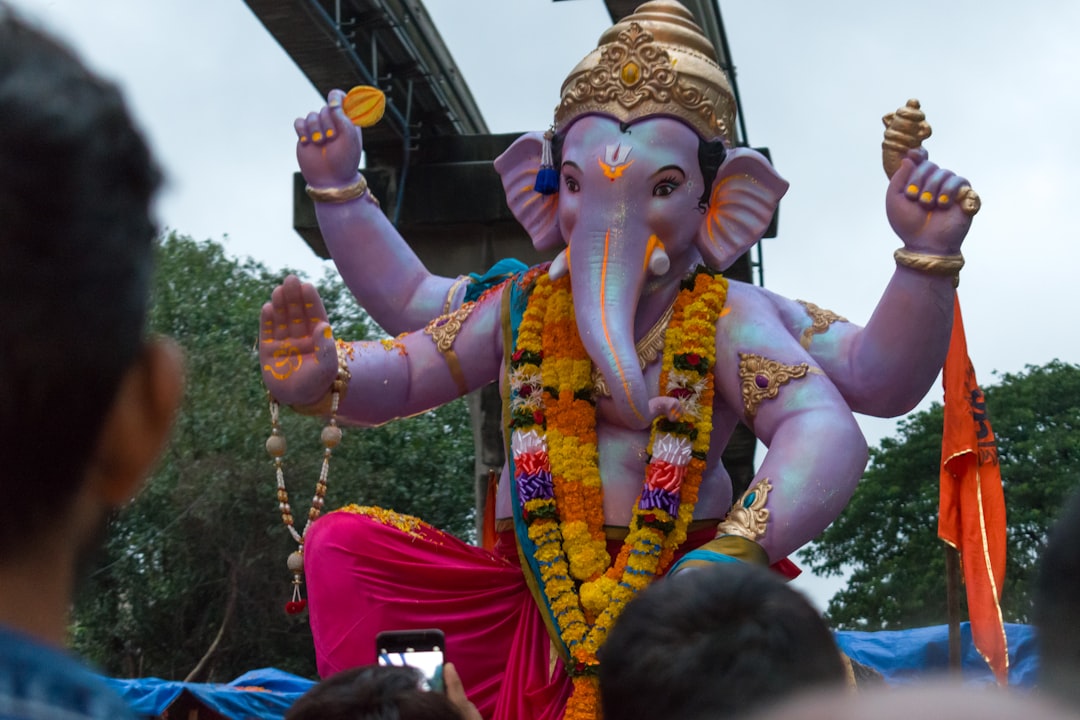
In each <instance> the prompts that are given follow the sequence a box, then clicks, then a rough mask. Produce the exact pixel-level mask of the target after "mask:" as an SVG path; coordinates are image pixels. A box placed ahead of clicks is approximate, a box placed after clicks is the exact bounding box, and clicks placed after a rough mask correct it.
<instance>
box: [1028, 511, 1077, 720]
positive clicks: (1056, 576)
mask: <svg viewBox="0 0 1080 720" xmlns="http://www.w3.org/2000/svg"><path fill="white" fill-rule="evenodd" d="M1077 547H1080V492H1077V493H1074V494H1073V495H1072V496H1071V497H1069V499H1068V500H1067V501H1066V503H1065V505H1064V508H1063V509H1062V511H1061V513H1060V515H1059V516H1058V519H1057V520H1056V521H1055V522H1054V526H1053V528H1052V529H1051V530H1050V534H1049V537H1048V539H1047V542H1046V549H1045V550H1044V551H1043V553H1042V557H1041V558H1040V560H1039V570H1038V575H1037V577H1036V581H1035V593H1034V595H1035V597H1034V613H1033V614H1034V620H1035V626H1036V627H1037V628H1038V630H1039V633H1038V640H1039V686H1040V687H1041V688H1043V689H1044V690H1045V691H1046V692H1048V693H1051V694H1053V695H1054V696H1056V697H1059V698H1060V699H1062V700H1065V701H1066V702H1067V703H1069V704H1070V705H1071V706H1072V707H1073V708H1080V687H1078V685H1077V682H1076V678H1077V676H1078V674H1080V553H1078V551H1077Z"/></svg>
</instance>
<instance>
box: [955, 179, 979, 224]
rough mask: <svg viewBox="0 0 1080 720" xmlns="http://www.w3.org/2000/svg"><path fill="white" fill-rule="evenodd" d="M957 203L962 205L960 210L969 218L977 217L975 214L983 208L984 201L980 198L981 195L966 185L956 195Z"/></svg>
mask: <svg viewBox="0 0 1080 720" xmlns="http://www.w3.org/2000/svg"><path fill="white" fill-rule="evenodd" d="M956 202H958V203H959V204H960V209H961V210H963V211H964V214H965V215H967V216H968V217H975V213H977V212H979V210H980V209H981V208H982V199H981V198H980V197H979V193H977V192H975V190H973V189H972V187H971V186H970V185H964V186H963V187H961V188H960V190H959V191H958V192H957V194H956Z"/></svg>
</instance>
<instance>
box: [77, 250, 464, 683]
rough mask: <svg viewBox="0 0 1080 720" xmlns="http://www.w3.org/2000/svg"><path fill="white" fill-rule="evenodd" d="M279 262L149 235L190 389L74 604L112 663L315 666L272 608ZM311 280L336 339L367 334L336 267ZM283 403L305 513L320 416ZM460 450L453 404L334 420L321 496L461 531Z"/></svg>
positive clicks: (126, 667)
mask: <svg viewBox="0 0 1080 720" xmlns="http://www.w3.org/2000/svg"><path fill="white" fill-rule="evenodd" d="M286 273H287V271H284V270H283V271H281V272H271V271H269V270H267V269H266V268H265V267H264V266H262V265H259V264H256V263H253V262H251V261H248V262H246V263H242V262H238V261H236V260H233V259H231V258H228V257H227V256H226V255H225V253H224V251H223V249H222V248H221V247H220V246H219V245H217V244H215V243H212V242H202V243H199V242H195V241H193V240H191V239H190V238H186V237H181V236H177V235H175V234H174V235H170V236H168V237H165V238H163V239H162V241H161V243H160V248H159V253H158V266H157V274H156V279H155V284H154V290H153V302H152V308H151V317H150V326H151V330H152V331H153V332H156V333H161V334H165V335H170V336H172V337H174V338H176V339H177V340H178V341H179V342H180V344H181V345H182V346H183V348H184V350H185V354H186V365H187V378H186V379H187V392H186V396H185V399H184V403H183V407H182V409H181V412H180V415H179V417H178V419H177V423H176V428H175V431H174V437H173V441H172V443H171V445H170V447H169V448H168V450H167V451H166V454H165V456H164V457H163V459H162V462H161V464H160V466H159V468H158V470H157V471H156V472H155V474H154V475H153V477H152V478H151V479H150V480H149V481H148V483H147V485H146V487H145V489H144V490H143V492H142V493H141V494H140V495H139V496H138V497H137V498H136V499H135V500H134V501H133V502H132V504H131V505H130V506H129V507H128V508H126V509H125V510H124V512H122V513H121V514H119V516H118V517H116V518H115V519H114V521H113V522H112V523H111V524H110V527H109V535H108V539H107V542H106V546H105V550H104V558H103V561H102V565H101V567H100V568H99V569H98V570H97V571H96V572H94V573H93V574H92V575H91V577H90V578H89V580H88V581H87V583H86V585H87V586H86V587H84V588H83V592H82V593H81V596H80V597H81V600H80V602H79V604H78V606H77V607H76V610H75V613H74V617H73V625H72V630H73V641H74V644H75V646H76V648H77V649H78V651H79V652H81V653H82V654H84V655H86V656H88V657H89V658H91V659H92V660H93V661H95V662H96V663H97V664H99V665H100V666H101V667H102V668H103V669H104V670H105V671H106V672H108V673H111V674H113V675H119V676H148V675H154V676H158V677H163V678H174V679H183V678H185V677H186V676H187V675H188V674H189V673H190V672H191V671H192V670H193V669H194V668H196V666H197V665H198V664H199V662H200V659H201V658H203V657H204V656H206V661H205V662H204V663H203V664H202V666H201V667H200V670H199V672H198V673H197V677H196V678H193V679H198V680H205V681H225V680H231V679H232V678H233V677H236V676H237V675H239V674H241V673H242V672H244V671H246V670H250V669H252V668H256V667H266V666H275V667H278V668H281V669H283V670H287V671H291V672H295V673H298V674H301V675H309V676H310V675H314V656H313V655H314V654H313V650H312V644H311V634H310V631H309V629H308V626H307V621H306V616H299V617H290V616H287V615H285V614H284V612H283V606H284V603H285V601H286V600H288V599H289V597H290V595H291V590H292V586H291V583H290V580H291V575H290V574H289V573H288V571H287V569H286V566H285V560H286V558H287V556H288V554H289V553H290V552H292V550H294V549H295V547H296V546H295V544H294V543H293V542H292V540H291V539H290V538H289V536H288V534H287V532H286V531H285V528H284V527H283V526H282V525H281V521H280V518H279V515H278V512H277V498H276V491H275V478H274V469H273V464H272V463H271V462H270V461H269V459H268V457H267V455H266V451H265V449H264V442H265V439H266V437H267V436H268V434H269V427H270V425H269V413H268V410H267V405H268V404H267V395H266V391H265V389H264V387H263V385H262V381H261V377H260V373H259V366H258V358H257V354H256V347H255V343H256V338H257V335H256V333H257V330H258V315H259V308H260V307H261V306H262V304H263V303H264V302H265V301H267V300H268V299H269V293H270V290H271V289H272V288H273V287H274V286H275V285H277V284H278V283H280V282H281V280H282V278H283V277H284V276H285V274H286ZM318 286H319V291H320V294H321V295H322V297H323V298H324V301H325V303H326V305H327V311H328V313H329V314H330V319H331V322H332V325H333V327H334V329H335V332H336V334H337V335H338V336H339V337H343V338H346V339H362V338H364V337H367V336H370V335H372V334H374V333H377V332H378V331H377V328H376V327H375V326H374V325H373V324H372V323H371V322H370V321H369V319H368V318H367V317H366V316H365V315H364V314H363V312H362V311H361V310H360V309H359V308H358V307H357V306H356V305H355V304H354V303H352V300H351V296H350V295H349V293H348V291H347V290H346V289H345V288H344V286H343V285H342V284H341V282H340V280H338V279H337V278H336V276H331V275H329V274H328V275H327V277H325V278H323V279H322V281H321V282H320V283H318ZM282 414H283V418H282V424H283V429H284V432H285V434H286V437H287V438H288V441H289V451H288V454H287V455H286V483H287V485H288V488H289V492H290V500H291V504H292V506H293V508H294V513H295V515H296V517H297V523H302V522H303V519H304V518H305V517H306V515H307V507H308V503H309V501H310V498H311V496H312V493H313V490H314V487H315V481H316V479H317V478H318V474H319V467H320V463H321V456H322V452H321V451H322V446H321V444H320V442H319V433H320V430H321V427H322V423H321V421H320V420H319V419H315V418H305V417H299V416H296V415H294V414H292V413H291V412H289V411H288V410H283V413H282ZM472 457H473V444H472V436H471V433H470V432H469V428H468V417H467V411H466V408H465V404H464V402H463V401H457V402H455V403H452V404H451V405H448V406H446V407H444V408H440V409H438V410H436V411H433V412H429V413H425V414H422V415H420V416H418V417H415V418H411V419H409V420H401V421H397V422H394V423H391V424H389V425H387V426H385V427H382V428H376V429H371V430H367V429H365V430H359V429H358V430H349V429H346V431H345V438H344V441H343V443H342V445H341V446H339V447H338V448H337V449H336V450H335V453H334V457H333V460H332V462H331V467H330V479H329V491H328V496H327V500H328V507H331V508H332V507H337V506H339V505H345V504H348V503H350V502H356V503H360V504H367V505H381V506H384V507H392V508H394V509H395V510H398V511H400V512H406V513H410V514H415V515H419V516H421V517H423V518H424V519H426V520H428V521H429V522H431V523H432V524H435V525H437V526H439V527H441V528H443V529H445V530H447V531H448V532H451V533H454V534H457V535H458V536H460V537H470V536H471V534H472V528H473V507H474V502H473V482H472V476H473V459H472ZM298 529H299V528H298ZM219 635H220V637H219V638H218V639H217V642H216V644H215V638H216V637H218V636H219ZM211 648H213V650H212V652H209V653H208V650H209V649H211Z"/></svg>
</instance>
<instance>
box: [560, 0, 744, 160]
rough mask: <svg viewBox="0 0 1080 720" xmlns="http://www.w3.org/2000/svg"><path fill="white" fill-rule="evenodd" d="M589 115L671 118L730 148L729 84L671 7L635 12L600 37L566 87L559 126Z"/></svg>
mask: <svg viewBox="0 0 1080 720" xmlns="http://www.w3.org/2000/svg"><path fill="white" fill-rule="evenodd" d="M589 113H601V114H605V115H610V116H612V117H614V118H616V119H617V120H619V121H621V122H626V123H629V122H633V121H635V120H639V119H641V118H644V117H649V116H652V115H671V116H675V117H677V118H679V119H681V120H682V121H683V122H685V123H686V124H688V125H689V126H690V127H692V128H693V129H694V130H696V131H697V133H698V134H699V135H700V136H701V137H702V138H704V139H705V140H715V139H717V138H724V139H725V140H727V141H728V142H729V143H730V142H731V141H733V140H734V138H732V137H731V130H732V128H733V126H734V121H735V100H734V97H733V95H732V92H731V86H730V85H729V83H728V79H727V76H726V75H725V74H724V71H723V70H722V69H720V66H719V64H718V63H717V61H716V53H715V52H714V50H713V48H712V45H711V44H710V43H709V40H708V38H706V37H705V33H704V32H702V30H701V28H700V27H699V26H698V25H697V24H696V23H695V22H694V18H693V15H691V14H690V12H689V11H688V10H687V9H686V8H685V7H683V6H682V4H681V3H679V2H677V1H676V0H652V2H647V3H645V4H643V5H640V6H639V7H638V8H637V10H635V11H634V13H633V14H631V15H629V16H627V17H625V18H623V20H621V21H620V22H618V23H616V24H615V25H614V26H612V27H611V28H609V29H608V30H607V31H606V32H605V33H604V34H603V35H601V36H600V42H599V44H598V46H597V48H596V49H595V50H593V51H592V52H591V53H589V54H588V55H587V56H586V57H585V59H584V60H582V61H581V62H580V63H578V64H577V67H575V68H574V69H573V70H572V71H571V72H570V74H569V75H568V76H567V78H566V80H565V81H563V86H562V98H561V100H560V102H559V105H558V107H556V108H555V122H556V124H557V126H558V127H559V128H560V129H565V128H566V127H568V126H569V125H570V123H572V122H573V121H574V120H576V119H577V118H578V117H580V116H582V115H585V114H589Z"/></svg>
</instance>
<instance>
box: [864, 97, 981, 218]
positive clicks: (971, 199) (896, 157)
mask: <svg viewBox="0 0 1080 720" xmlns="http://www.w3.org/2000/svg"><path fill="white" fill-rule="evenodd" d="M881 121H882V122H883V123H885V139H884V140H882V141H881V166H882V167H883V168H884V169H885V175H886V176H887V177H889V178H892V176H893V175H895V174H896V171H897V170H899V169H900V163H901V162H902V161H903V159H904V156H905V155H907V152H908V150H914V149H916V148H920V147H922V141H923V140H925V139H926V138H928V137H930V133H931V132H932V131H931V129H930V123H928V122H926V115H924V114H923V111H922V108H921V106H920V105H919V101H918V100H915V99H914V98H912V99H911V100H908V101H907V104H906V105H904V107H902V108H900V109H898V110H897V111H896V112H892V113H889V114H888V115H886V116H885V117H883V118H881ZM956 202H957V204H958V205H959V206H960V209H961V210H963V211H964V213H965V214H966V215H969V216H974V215H975V213H977V212H979V210H980V209H981V208H982V200H981V199H980V198H979V194H978V193H977V192H975V190H974V189H972V187H971V186H970V185H964V186H963V187H961V188H960V189H959V190H958V191H957V193H956Z"/></svg>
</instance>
